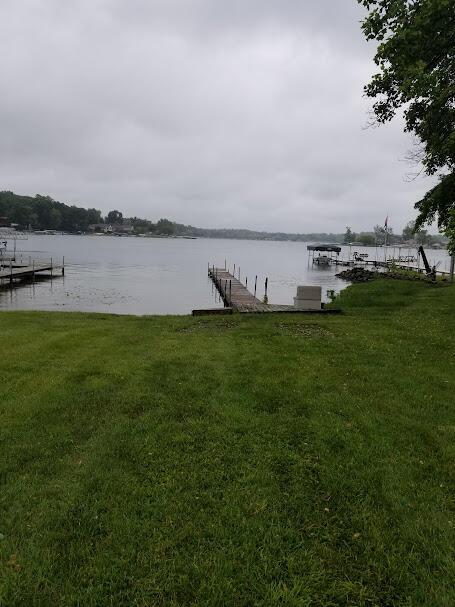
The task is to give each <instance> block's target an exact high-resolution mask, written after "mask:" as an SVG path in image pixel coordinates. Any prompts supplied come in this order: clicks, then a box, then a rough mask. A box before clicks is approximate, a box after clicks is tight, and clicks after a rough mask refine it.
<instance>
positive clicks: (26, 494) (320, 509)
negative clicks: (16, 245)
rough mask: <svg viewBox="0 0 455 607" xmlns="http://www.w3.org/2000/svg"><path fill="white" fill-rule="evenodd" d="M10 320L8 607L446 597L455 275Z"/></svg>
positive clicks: (4, 479) (452, 477)
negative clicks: (218, 312) (278, 303)
mask: <svg viewBox="0 0 455 607" xmlns="http://www.w3.org/2000/svg"><path fill="white" fill-rule="evenodd" d="M339 305H341V306H342V308H343V310H344V314H342V315H337V316H330V317H329V316H324V317H322V316H321V317H314V316H303V315H264V316H240V315H234V316H231V317H203V318H194V319H193V318H190V317H143V318H138V317H119V316H111V315H100V314H71V313H29V312H26V313H25V312H24V313H23V312H7V313H1V314H0V335H1V342H2V356H1V360H0V378H1V382H0V482H1V484H0V534H1V535H0V605H1V606H2V607H4V606H5V607H10V606H16V605H21V606H22V605H23V606H27V607H28V606H35V605H43V606H60V605H65V606H66V605H71V606H76V605H78V606H81V607H88V606H97V607H98V606H104V605H112V606H113V607H114V606H123V605H125V606H141V607H145V606H153V607H154V606H161V605H166V606H168V605H169V606H177V605H195V606H196V605H197V606H218V605H219V606H237V605H242V606H274V605H280V606H299V607H300V606H301V607H319V606H320V607H322V606H327V607H328V606H338V605H343V606H344V605H346V606H348V605H349V606H356V607H357V606H363V605H364V606H368V607H371V606H381V607H385V606H406V607H415V606H421V605H425V606H430V607H443V606H444V607H446V606H447V607H453V606H454V605H455V554H454V547H455V537H454V528H455V483H454V481H455V469H454V462H455V397H454V395H455V333H454V330H455V314H454V311H455V287H450V286H445V287H443V286H438V287H431V286H429V285H426V284H420V283H414V282H393V281H382V280H377V281H374V282H372V283H369V284H361V285H356V286H353V287H350V288H349V289H347V290H346V291H345V292H344V293H343V294H342V296H341V298H340V300H339Z"/></svg>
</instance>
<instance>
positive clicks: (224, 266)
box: [224, 260, 226, 269]
mask: <svg viewBox="0 0 455 607" xmlns="http://www.w3.org/2000/svg"><path fill="white" fill-rule="evenodd" d="M224 269H226V260H224Z"/></svg>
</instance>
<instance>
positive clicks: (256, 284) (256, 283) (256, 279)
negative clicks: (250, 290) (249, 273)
mask: <svg viewBox="0 0 455 607" xmlns="http://www.w3.org/2000/svg"><path fill="white" fill-rule="evenodd" d="M257 286H258V277H257V276H256V277H255V279H254V296H255V297H256V287H257Z"/></svg>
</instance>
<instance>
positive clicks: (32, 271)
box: [0, 262, 65, 283]
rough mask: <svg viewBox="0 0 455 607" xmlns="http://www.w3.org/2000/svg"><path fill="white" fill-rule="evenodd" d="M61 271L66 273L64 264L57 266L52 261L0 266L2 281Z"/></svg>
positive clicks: (0, 281)
mask: <svg viewBox="0 0 455 607" xmlns="http://www.w3.org/2000/svg"><path fill="white" fill-rule="evenodd" d="M56 271H61V273H62V274H63V273H64V271H65V270H64V266H56V265H54V264H53V263H52V262H51V263H33V264H31V265H13V264H10V266H9V267H7V266H6V267H3V268H2V267H0V283H3V281H5V280H6V281H9V282H10V283H12V282H13V281H14V280H22V279H25V278H34V277H35V276H36V275H37V274H43V273H44V274H48V273H50V275H51V276H52V275H53V273H54V272H56Z"/></svg>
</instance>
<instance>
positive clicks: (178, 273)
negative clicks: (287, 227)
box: [0, 235, 450, 315]
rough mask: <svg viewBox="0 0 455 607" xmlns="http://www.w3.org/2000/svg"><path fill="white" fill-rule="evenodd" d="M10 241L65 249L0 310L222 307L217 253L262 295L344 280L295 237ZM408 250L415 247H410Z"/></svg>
mask: <svg viewBox="0 0 455 607" xmlns="http://www.w3.org/2000/svg"><path fill="white" fill-rule="evenodd" d="M9 244H10V243H9ZM17 248H18V251H19V250H20V251H21V252H22V253H23V255H24V256H29V255H30V256H31V257H32V258H35V259H38V258H41V259H48V258H50V257H52V258H53V260H54V263H56V264H60V263H61V262H62V257H63V256H65V276H64V277H61V276H56V277H54V278H53V279H52V280H40V281H36V282H35V283H26V284H23V285H21V286H17V287H15V288H14V289H11V290H10V289H6V290H1V291H0V309H3V310H6V309H16V310H71V311H86V312H110V313H115V314H139V315H143V314H189V313H191V310H193V309H194V308H207V307H222V305H223V304H222V302H220V301H219V297H218V296H217V294H216V292H215V290H214V288H213V286H212V284H211V281H210V280H209V279H208V277H207V264H208V263H210V265H212V264H214V265H215V266H218V267H224V263H225V260H226V262H227V267H228V268H229V269H230V270H231V272H232V270H233V265H234V264H235V265H236V275H237V272H238V268H239V266H240V272H241V280H242V282H244V281H245V278H246V277H247V278H248V287H249V288H250V290H253V288H254V279H255V276H256V275H257V277H258V290H257V294H258V297H260V298H262V297H263V295H264V282H265V278H266V277H268V279H269V283H268V298H269V302H270V303H276V304H292V303H293V297H294V295H295V293H296V288H297V285H321V286H322V292H323V299H324V300H326V301H327V299H328V298H327V291H328V290H329V289H334V290H335V291H339V290H340V289H342V288H344V287H345V286H346V284H347V283H346V282H345V281H343V280H341V279H339V278H337V277H336V276H335V273H336V272H337V271H340V270H341V268H338V269H337V268H336V267H335V266H333V267H328V268H322V267H321V268H319V267H318V266H317V265H315V264H312V263H311V260H309V255H308V251H307V244H306V243H303V242H268V241H252V240H221V239H197V240H186V239H180V238H131V237H128V238H124V237H122V238H117V237H107V236H44V235H39V236H38V235H31V236H29V238H28V240H24V241H18V242H17ZM353 250H354V249H353ZM355 250H356V251H359V252H367V253H368V254H369V259H375V258H377V259H380V260H383V259H384V251H383V250H382V249H376V248H375V247H370V248H362V247H355ZM389 253H390V254H392V253H393V247H390V248H389ZM396 253H397V255H398V249H397V251H396ZM409 253H410V254H415V249H413V250H410V251H409ZM402 254H403V255H406V254H408V249H402ZM427 255H428V258H429V261H430V263H431V264H435V263H437V262H440V265H439V269H441V270H447V271H448V270H449V263H450V260H449V257H448V255H447V252H446V251H436V250H434V251H433V250H431V251H428V252H427ZM348 256H349V247H343V251H342V253H341V257H343V258H344V259H348Z"/></svg>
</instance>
